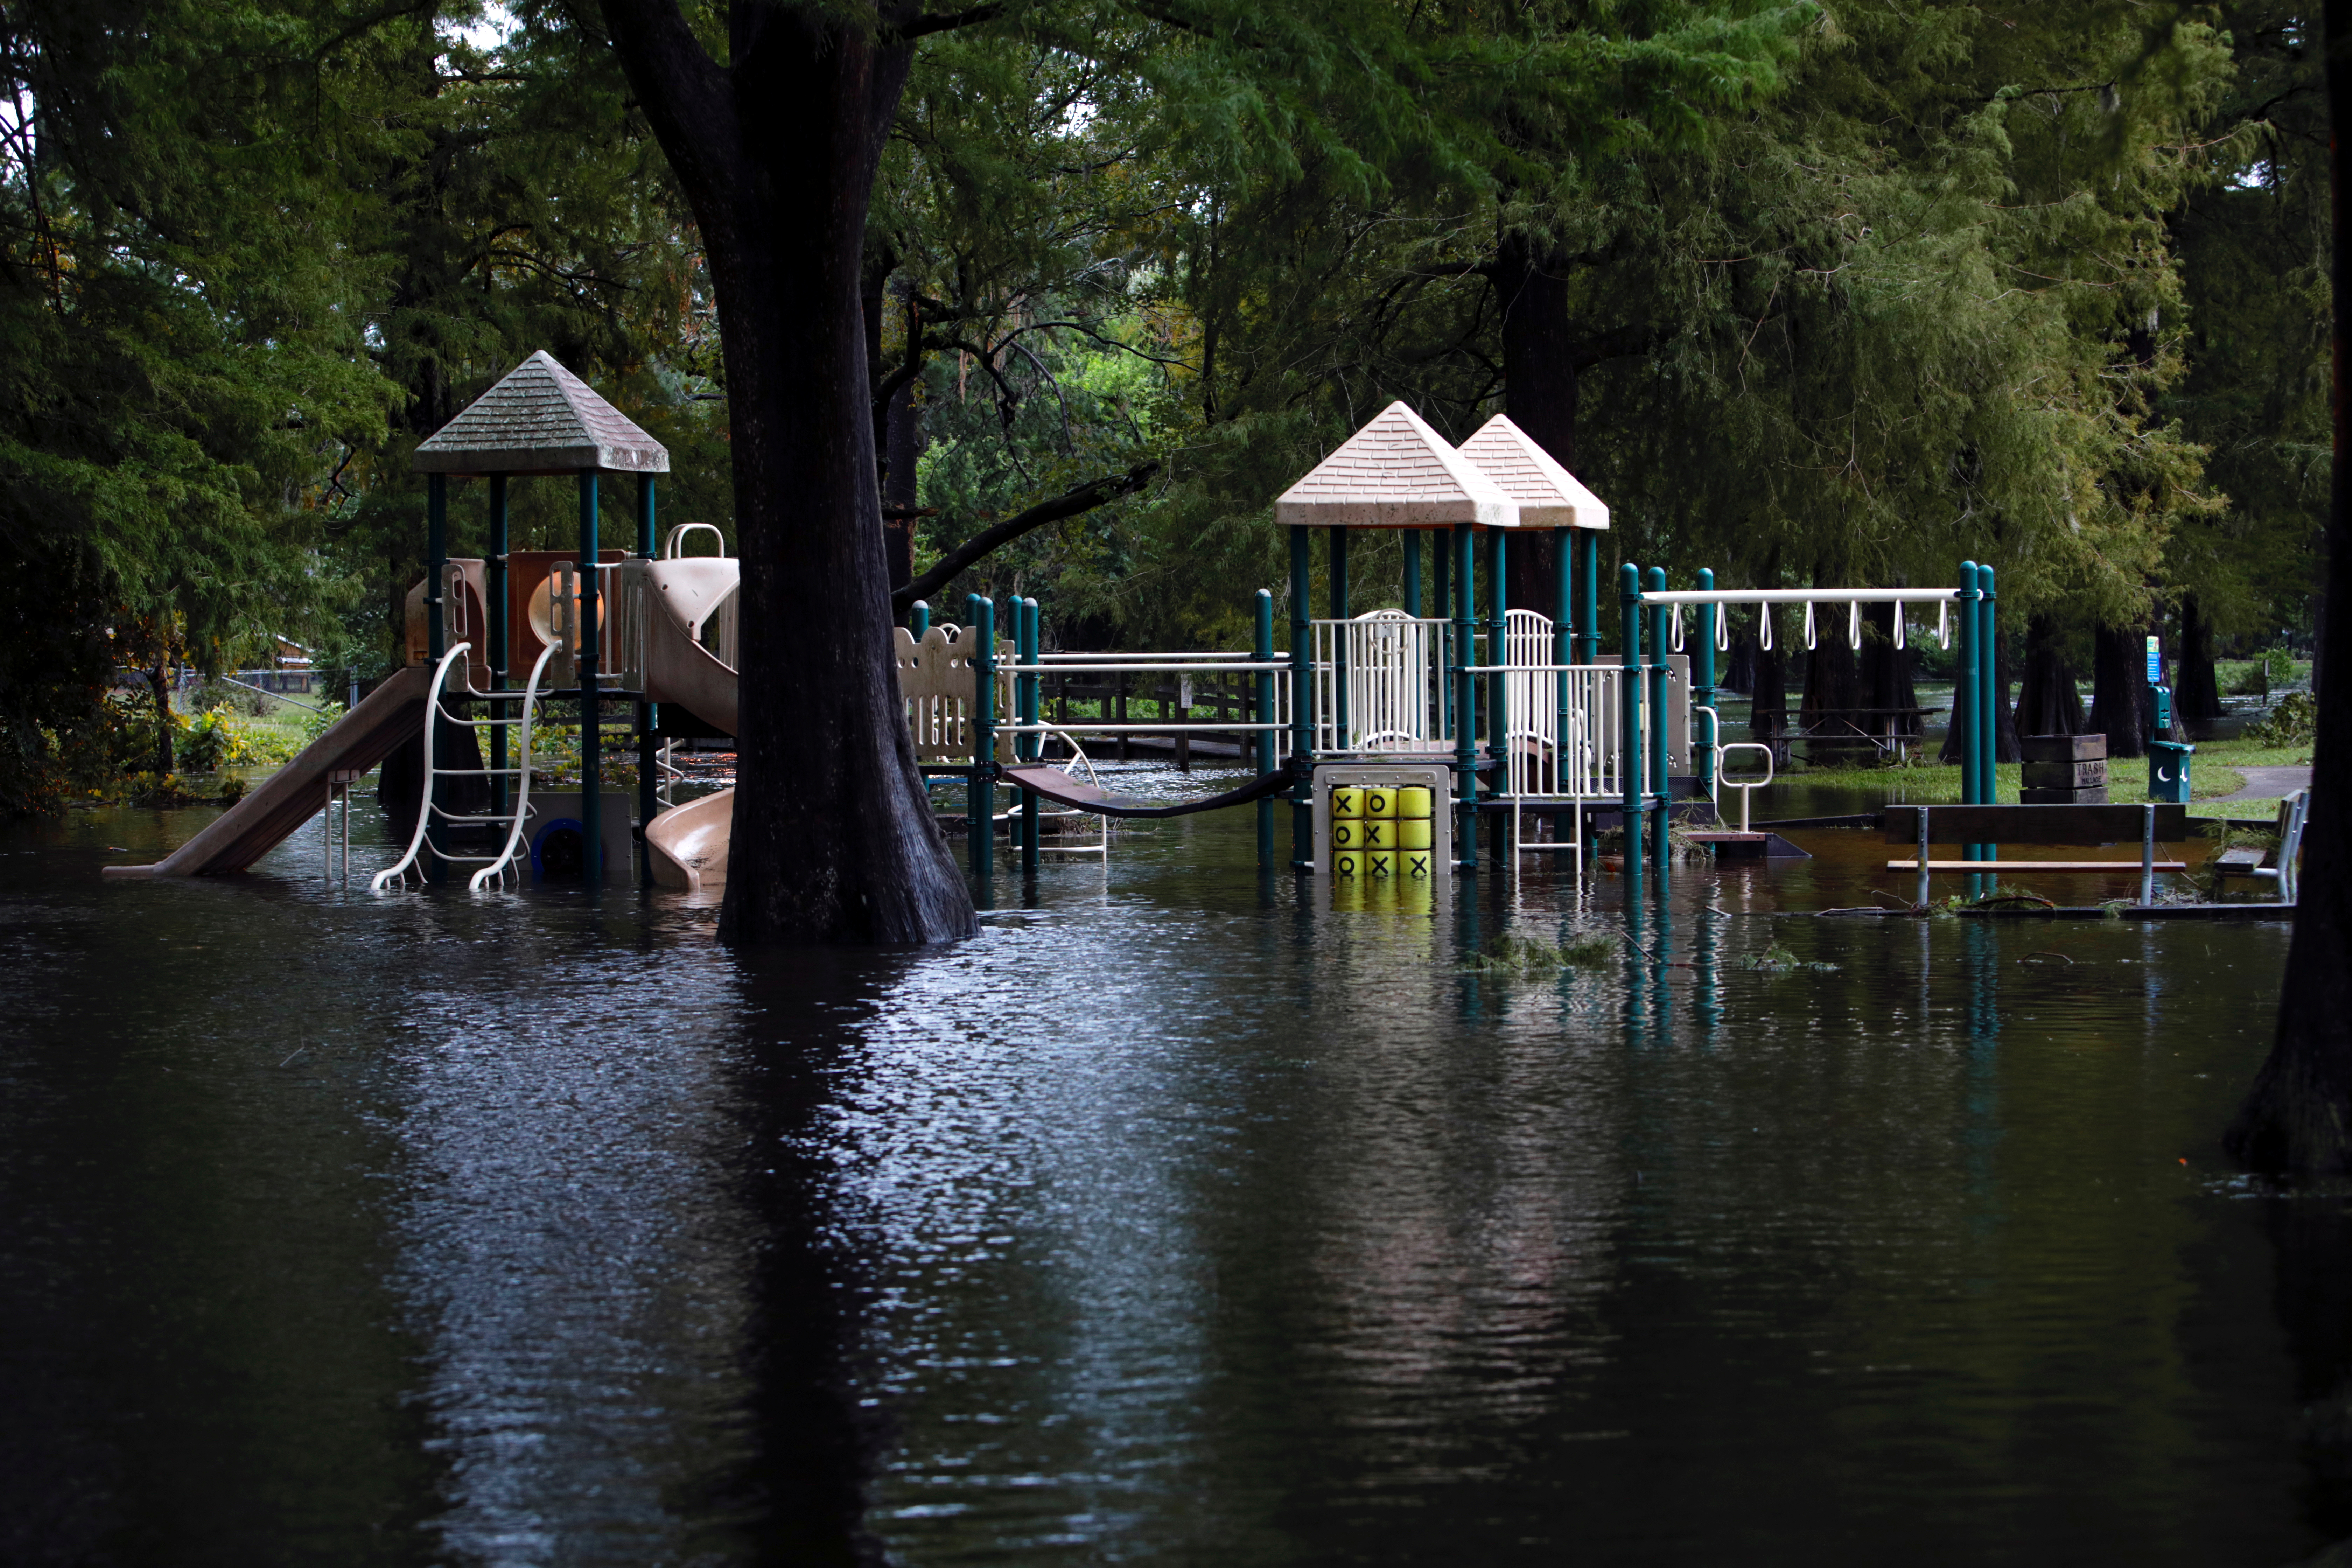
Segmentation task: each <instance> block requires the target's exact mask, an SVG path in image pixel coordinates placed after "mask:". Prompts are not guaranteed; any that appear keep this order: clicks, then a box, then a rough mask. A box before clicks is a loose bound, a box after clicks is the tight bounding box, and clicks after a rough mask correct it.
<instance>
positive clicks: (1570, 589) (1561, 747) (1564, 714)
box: [1551, 528, 1584, 859]
mask: <svg viewBox="0 0 2352 1568" xmlns="http://www.w3.org/2000/svg"><path fill="white" fill-rule="evenodd" d="M1552 545H1553V549H1552V564H1553V567H1554V571H1553V576H1554V577H1555V578H1556V579H1557V581H1556V583H1555V584H1554V585H1553V586H1554V592H1555V595H1556V598H1557V601H1558V602H1557V604H1556V605H1555V606H1554V608H1555V609H1556V610H1557V611H1558V614H1556V615H1555V616H1553V617H1552V623H1551V633H1552V636H1551V644H1552V646H1551V661H1552V662H1553V663H1554V664H1574V663H1575V662H1576V658H1575V651H1576V650H1575V614H1576V531H1575V530H1573V529H1566V528H1563V529H1560V530H1559V531H1556V532H1555V533H1553V535H1552ZM1552 686H1553V689H1554V696H1555V698H1556V700H1557V703H1558V708H1559V711H1558V712H1556V713H1555V714H1553V716H1552V731H1551V734H1552V746H1553V748H1554V750H1555V752H1556V754H1557V755H1558V757H1559V763H1560V765H1559V773H1560V775H1561V780H1560V782H1561V783H1563V784H1565V782H1566V774H1567V773H1568V757H1569V747H1568V723H1569V718H1568V713H1569V688H1568V671H1566V670H1565V669H1563V670H1560V671H1559V672H1557V673H1556V674H1554V675H1553V677H1552ZM1583 809H1584V808H1583V807H1582V806H1580V805H1577V806H1571V807H1570V810H1572V811H1581V810H1583ZM1553 820H1554V822H1555V824H1557V822H1558V820H1559V819H1558V818H1554V819H1553ZM1551 837H1552V842H1553V843H1555V844H1557V843H1560V842H1563V838H1562V836H1561V835H1560V833H1559V831H1558V830H1557V828H1556V827H1555V830H1554V832H1553V833H1552V836H1551ZM1553 858H1554V859H1558V858H1559V857H1557V856H1555V857H1553Z"/></svg>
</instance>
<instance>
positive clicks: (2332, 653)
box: [2225, 0, 2352, 1176]
mask: <svg viewBox="0 0 2352 1568" xmlns="http://www.w3.org/2000/svg"><path fill="white" fill-rule="evenodd" d="M2322 14H2323V16H2325V17H2326V48H2327V103H2328V110H2329V112H2330V114H2331V116H2332V117H2333V121H2334V123H2335V124H2336V126H2337V127H2338V128H2339V135H2340V128H2341V127H2343V126H2345V125H2347V124H2352V0H2326V5H2325V6H2324V7H2323V8H2322ZM2343 158H2344V154H2343V146H2342V142H2340V140H2337V139H2336V138H2333V137H2331V139H2330V141H2329V144H2328V174H2329V184H2330V187H2331V190H2332V193H2333V200H2334V207H2335V242H2336V243H2335V257H2334V268H2333V270H2334V278H2333V283H2334V292H2335V304H2336V310H2335V317H2336V321H2335V334H2334V336H2335V342H2334V348H2335V355H2334V363H2335V376H2336V389H2335V390H2336V397H2335V405H2336V406H2335V416H2336V428H2335V437H2336V454H2335V473H2334V476H2333V478H2334V483H2333V485H2332V486H2331V488H2330V493H2329V496H2328V505H2327V578H2326V584H2327V599H2328V603H2329V605H2331V606H2333V605H2342V604H2346V603H2352V597H2347V596H2352V439H2347V437H2352V409H2347V406H2346V388H2345V374H2346V369H2347V366H2346V364H2345V350H2346V343H2345V331H2346V329H2347V324H2352V323H2347V313H2352V214H2347V212H2346V210H2345V205H2344V203H2345V189H2344V162H2343ZM2324 635H2325V636H2326V650H2325V651H2326V662H2327V665H2328V667H2329V668H2331V669H2335V668H2343V661H2344V660H2345V659H2346V658H2352V617H2347V616H2336V615H2331V616H2328V617H2327V621H2326V633H2325V634H2324ZM2347 692H2352V682H2346V681H2342V680H2330V681H2329V682H2328V683H2327V686H2326V689H2325V690H2324V691H2323V692H2322V693H2321V696H2320V700H2319V703H2320V712H2319V739H2318V742H2317V743H2316V747H2315V752H2314V753H2313V757H2312V764H2313V766H2312V784H2311V826H2310V829H2309V831H2308V832H2307V833H2306V834H2305V838H2304V851H2303V878H2302V881H2301V900H2300V905H2299V907H2298V908H2297V910H2295V920H2294V945H2293V946H2292V947H2290V948H2289V949H2288V951H2287V960H2286V983H2285V985H2284V987H2283V988H2282V990H2281V993H2280V997H2279V1018H2278V1035H2277V1038H2276V1042H2275V1043H2274V1044H2273V1046H2272V1047H2271V1054H2270V1059H2269V1060H2268V1061H2266V1062H2264V1063H2263V1069H2262V1071H2261V1073H2260V1074H2259V1075H2258V1076H2257V1077H2256V1078H2255V1079H2254V1086H2253V1089H2252V1092H2251V1093H2250V1094H2248V1095H2247V1097H2246V1103H2245V1104H2244V1105H2243V1106H2242V1107H2241V1108H2240V1110H2239V1111H2238V1117H2237V1121H2235V1123H2233V1124H2232V1125H2231V1128H2230V1131H2229V1135H2228V1137H2227V1139H2226V1140H2225V1142H2226V1143H2227V1145H2228V1147H2229V1150H2230V1152H2231V1154H2233V1155H2235V1156H2236V1157H2237V1158H2238V1159H2239V1160H2240V1161H2242V1162H2243V1163H2246V1164H2248V1165H2252V1166H2253V1167H2255V1168H2257V1169H2259V1170H2265V1171H2276V1172H2284V1173H2292V1174H2295V1175H2304V1176H2321V1175H2337V1174H2342V1173H2345V1172H2347V1171H2352V964H2347V963H2345V962H2344V955H2345V954H2346V953H2347V952H2352V700H2347Z"/></svg>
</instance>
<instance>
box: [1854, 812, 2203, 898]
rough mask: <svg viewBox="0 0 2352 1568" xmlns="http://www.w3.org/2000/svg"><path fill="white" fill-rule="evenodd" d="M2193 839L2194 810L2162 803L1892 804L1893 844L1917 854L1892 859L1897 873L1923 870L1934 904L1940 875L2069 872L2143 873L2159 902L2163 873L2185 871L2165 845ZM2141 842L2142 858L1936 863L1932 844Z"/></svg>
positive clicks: (2142, 886) (1922, 881)
mask: <svg viewBox="0 0 2352 1568" xmlns="http://www.w3.org/2000/svg"><path fill="white" fill-rule="evenodd" d="M2188 836H2189V808H2188V807H2187V806H2185V805H2163V804H2159V803H2158V802H2155V801H2147V802H2144V803H2142V804H2140V805H1891V806H1888V807H1887V808H1886V841H1887V842H1888V843H1890V844H1910V845H1914V846H1916V848H1917V851H1918V853H1917V855H1916V858H1912V859H1909V860H1889V861H1888V862H1887V863H1886V868H1887V869H1888V870H1890V871H1911V872H1916V874H1917V876H1918V879H1919V883H1918V889H1919V896H1918V898H1917V899H1916V900H1915V901H1916V902H1918V903H1920V904H1925V903H1926V902H1927V877H1928V874H1929V873H1930V872H1934V871H1967V872H1970V873H1978V872H1988V871H1990V872H1994V873H1999V872H2002V871H2031V872H2032V873H2033V874H2034V875H2036V876H2050V875H2060V874H2066V873H2077V872H2079V873H2084V874H2102V875H2106V876H2113V875H2115V874H2116V873H2117V872H2122V871H2137V872H2138V873H2139V900H2140V902H2141V903H2143V904H2147V903H2153V902H2155V901H2156V874H2157V873H2158V871H2186V870H2187V869H2189V866H2188V863H2187V862H2186V861H2182V860H2159V859H2158V858H2156V847H2157V846H2158V844H2159V843H2172V842H2178V841H2179V840H2180V839H2183V838H2186V837H2188ZM2134 839H2137V840H2138V841H2139V858H2137V860H2000V859H1991V860H1936V859H1931V858H1929V856H1930V850H1929V846H1930V845H1932V844H1938V843H1942V844H1983V845H1990V846H1999V845H2002V844H2037V845H2061V846H2082V847H2089V846H2094V845H2109V844H2127V843H2129V842H2131V841H2132V840H2134Z"/></svg>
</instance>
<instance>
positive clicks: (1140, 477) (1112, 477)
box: [890, 460, 1160, 616]
mask: <svg viewBox="0 0 2352 1568" xmlns="http://www.w3.org/2000/svg"><path fill="white" fill-rule="evenodd" d="M1159 471H1160V464H1159V463H1158V462H1157V461H1156V460H1155V461H1152V462H1149V463H1138V464H1137V465H1136V466H1135V467H1133V468H1129V469H1128V471H1127V472H1125V473H1123V474H1106V475H1104V476H1103V477H1102V478H1101V479H1093V480H1090V481H1088V482H1087V483H1086V484H1083V485H1080V486H1079V487H1078V488H1077V489H1074V490H1066V491H1064V492H1063V493H1062V494H1060V495H1057V496H1055V498H1054V499H1053V500H1047V501H1039V502H1038V503H1037V504H1036V505H1035V506H1033V507H1031V508H1030V509H1029V510H1027V511H1024V512H1016V513H1014V514H1013V516H1011V517H1008V518H1006V519H1005V520H1004V521H1003V522H1000V523H997V524H995V525H993V526H992V527H989V528H983V529H982V530H981V531H979V532H978V533H975V534H973V535H972V536H971V538H970V539H967V540H965V541H964V542H962V543H961V544H959V545H957V546H956V547H955V548H954V549H953V550H950V551H949V552H947V553H946V554H945V555H942V556H941V557H940V559H939V562H938V563H937V564H936V565H934V566H933V567H932V568H931V569H930V570H929V571H928V572H926V573H924V574H922V575H921V576H919V577H918V578H916V579H915V580H914V581H913V582H911V583H909V584H907V585H906V586H905V587H903V588H900V589H898V591H897V592H896V593H894V594H892V595H890V607H891V608H892V610H893V611H895V612H896V613H897V614H899V615H902V616H903V615H905V614H906V613H907V607H908V605H912V604H913V603H914V602H915V601H916V600H918V599H922V598H928V597H929V596H930V595H933V594H936V593H938V592H939V591H940V589H941V588H944V587H946V586H947V585H948V584H950V583H952V582H954V581H955V580H956V578H957V577H959V576H961V574H963V573H964V572H965V570H966V569H968V568H969V567H971V565H972V563H974V562H977V561H981V560H983V559H985V558H986V557H987V556H988V555H990V554H991V553H992V552H995V551H996V550H997V549H999V548H1000V547H1002V546H1003V545H1006V544H1010V543H1012V542H1013V541H1014V540H1016V539H1018V538H1020V537H1021V536H1022V535H1023V534H1024V533H1027V532H1029V531H1031V530H1032V529H1037V528H1043V527H1045V524H1047V523H1049V522H1059V521H1062V520H1063V519H1064V518H1066V517H1076V516H1077V515H1078V514H1079V513H1081V512H1088V511H1092V510H1095V508H1097V507H1098V506H1104V505H1107V504H1108V503H1109V502H1111V501H1115V500H1118V499H1119V498H1120V497H1122V496H1131V495H1133V494H1135V492H1136V491H1138V490H1139V489H1142V488H1143V487H1144V486H1145V485H1147V484H1150V482H1151V477H1152V476H1153V475H1154V474H1157V473H1158V472H1159Z"/></svg>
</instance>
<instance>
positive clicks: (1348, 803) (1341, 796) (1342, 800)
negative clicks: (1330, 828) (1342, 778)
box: [1331, 784, 1364, 821]
mask: <svg viewBox="0 0 2352 1568" xmlns="http://www.w3.org/2000/svg"><path fill="white" fill-rule="evenodd" d="M1363 815H1364V792H1363V791H1362V790H1360V789H1358V788H1356V787H1354V786H1353V785H1350V784H1335V785H1333V786H1332V789H1331V817H1332V820H1334V821H1337V820H1339V818H1340V817H1343V816H1349V817H1354V816H1363Z"/></svg>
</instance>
